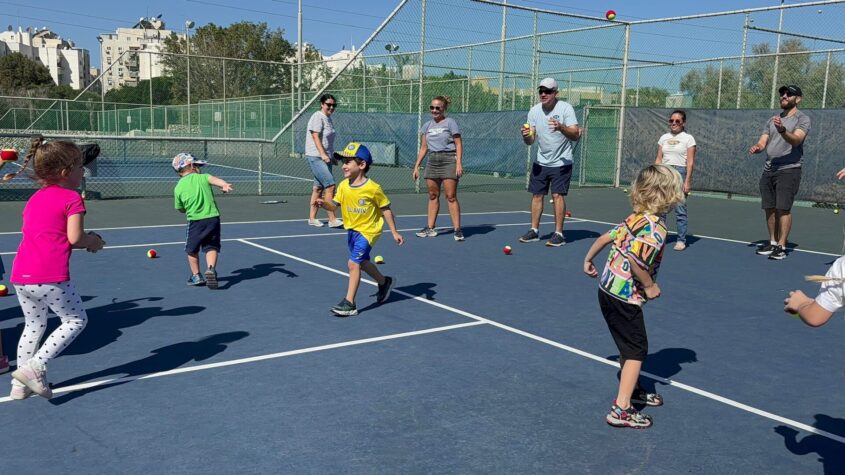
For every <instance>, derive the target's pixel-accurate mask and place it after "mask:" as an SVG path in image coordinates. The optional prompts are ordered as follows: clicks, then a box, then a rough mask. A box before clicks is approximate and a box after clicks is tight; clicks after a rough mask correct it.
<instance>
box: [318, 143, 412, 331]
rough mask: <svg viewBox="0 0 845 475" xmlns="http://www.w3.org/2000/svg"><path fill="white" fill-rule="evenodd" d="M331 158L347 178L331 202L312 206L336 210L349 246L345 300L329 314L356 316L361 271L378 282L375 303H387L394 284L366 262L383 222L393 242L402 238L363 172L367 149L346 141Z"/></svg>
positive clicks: (387, 205) (387, 207)
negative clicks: (341, 166)
mask: <svg viewBox="0 0 845 475" xmlns="http://www.w3.org/2000/svg"><path fill="white" fill-rule="evenodd" d="M334 157H335V158H337V159H338V160H342V161H343V176H344V177H345V178H347V179H346V180H343V181H342V182H341V183H340V185H338V187H337V192H336V193H335V195H334V198H333V199H332V201H331V202H328V201H323V199H322V198H317V200H316V201H315V203H314V204H315V205H316V206H322V207H323V208H325V209H327V210H330V211H334V210H335V209H337V208H340V210H341V213H342V214H343V227H344V228H346V229H347V231H348V234H347V238H346V242H347V245H348V246H349V262H348V266H349V286H348V287H347V290H346V297H345V298H344V299H343V300H341V301H340V303H339V304H337V305H335V306H334V307H332V313H334V314H335V315H337V316H340V317H349V316H352V315H357V314H358V309H357V307H356V306H355V295H356V294H357V293H358V286H359V284H360V283H361V269H363V270H364V272H366V273H367V274H369V276H370V277H372V278H373V279H374V280H375V281H376V283H378V294H377V295H376V301H377V302H378V303H382V302H384V301H386V300H387V297H388V295H390V289H392V288H393V286H394V285H395V284H396V279H394V278H393V277H387V276H384V275H382V274H381V272H379V270H378V268H377V267H376V266H375V264H373V263H372V262H371V261H370V251H371V250H372V248H373V246H375V244H376V241H378V239H379V238H380V237H381V232H382V228H383V227H384V222H385V221H387V225H388V226H389V227H390V232H391V233H392V234H393V240H394V241H396V242H397V243H398V244H399V245H400V246H401V245H402V244H403V243H404V242H405V239H404V238H402V235H401V234H399V232H398V231H396V221H395V220H394V219H393V212H392V211H391V210H390V200H389V199H387V196H385V194H384V191H382V189H381V186H380V185H379V184H378V183H376V182H375V181H373V180H372V179H370V178H368V177H367V172H368V171H369V170H370V166H372V164H373V158H372V156H371V155H370V150H369V149H368V148H367V147H365V146H364V145H362V144H360V143H357V142H350V143H349V145H347V146H346V148H344V149H343V151H342V152H339V153H337V152H336V153H335V154H334Z"/></svg>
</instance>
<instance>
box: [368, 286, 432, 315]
mask: <svg viewBox="0 0 845 475" xmlns="http://www.w3.org/2000/svg"><path fill="white" fill-rule="evenodd" d="M436 286H437V284H435V283H432V282H420V283H418V284H414V285H406V286H404V287H395V288H394V289H393V291H391V292H390V295H389V296H388V297H387V300H385V301H384V302H383V303H377V302H372V303H371V304H369V305H367V306H366V307H364V308H361V309H359V310H358V311H359V312H365V311H367V310H371V309H373V308H375V307H378V306H380V305H386V304H388V303H396V302H401V301H403V300H410V299H411V298H412V297H408V296H406V295H402V294H400V293H397V291H400V292H405V293H406V294H410V295H412V296H414V297H422V298H424V299H426V300H434V294H436V293H437V292H436V291H435V290H434V287H436ZM375 296H376V294H375V293H373V294H372V295H371V297H373V298H375Z"/></svg>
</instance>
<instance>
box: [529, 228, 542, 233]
mask: <svg viewBox="0 0 845 475" xmlns="http://www.w3.org/2000/svg"><path fill="white" fill-rule="evenodd" d="M531 230H532V231H534V232H535V233H539V232H540V230H539V229H537V228H531Z"/></svg>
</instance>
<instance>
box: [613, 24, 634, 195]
mask: <svg viewBox="0 0 845 475" xmlns="http://www.w3.org/2000/svg"><path fill="white" fill-rule="evenodd" d="M630 49H631V25H625V51H624V52H623V54H622V88H621V92H620V98H619V102H620V108H619V131H618V132H617V133H618V134H619V135H618V136H617V138H616V173H615V176H614V178H613V186H615V187H617V188H618V187H619V178H620V175H621V174H622V139H623V135H624V134H625V101H626V94H625V87H626V85H627V83H628V52H629V50H630Z"/></svg>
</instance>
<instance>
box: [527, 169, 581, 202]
mask: <svg viewBox="0 0 845 475" xmlns="http://www.w3.org/2000/svg"><path fill="white" fill-rule="evenodd" d="M571 179H572V165H564V166H562V167H544V166H542V165H539V164H537V163H536V162H535V163H533V164H532V165H531V179H530V180H529V181H528V192H529V193H531V194H532V195H545V194H547V193H548V192H549V187H550V186H551V189H552V193H556V194H560V195H564V196H566V194H567V193H569V181H570V180H571Z"/></svg>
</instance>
